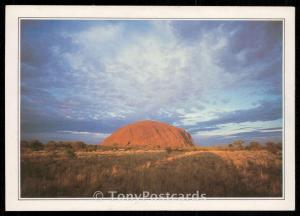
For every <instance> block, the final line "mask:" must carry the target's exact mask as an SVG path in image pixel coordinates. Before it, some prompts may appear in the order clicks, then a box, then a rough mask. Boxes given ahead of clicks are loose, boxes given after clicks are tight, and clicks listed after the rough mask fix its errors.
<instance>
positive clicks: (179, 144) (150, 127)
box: [101, 120, 194, 149]
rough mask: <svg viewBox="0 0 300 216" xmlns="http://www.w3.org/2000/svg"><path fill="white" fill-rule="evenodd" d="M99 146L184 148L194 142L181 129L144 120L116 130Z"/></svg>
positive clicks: (192, 144)
mask: <svg viewBox="0 0 300 216" xmlns="http://www.w3.org/2000/svg"><path fill="white" fill-rule="evenodd" d="M101 145H103V146H115V147H120V148H123V147H145V148H150V149H155V148H186V147H191V146H194V142H193V139H192V137H191V135H190V134H189V133H188V132H186V131H185V130H184V129H182V128H178V127H175V126H172V125H169V124H167V123H163V122H158V121H152V120H145V121H140V122H136V123H133V124H129V125H126V126H124V127H122V128H120V129H118V130H117V131H115V132H114V133H113V134H111V135H110V136H109V137H107V138H106V139H104V141H103V142H102V143H101Z"/></svg>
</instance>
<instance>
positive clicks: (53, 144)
mask: <svg viewBox="0 0 300 216" xmlns="http://www.w3.org/2000/svg"><path fill="white" fill-rule="evenodd" d="M133 149H135V150H136V149H142V148H134V147H126V148H122V149H120V148H117V147H114V146H112V147H109V146H100V145H90V144H86V143H85V142H82V141H49V142H47V143H45V144H44V143H42V142H40V141H39V140H31V141H24V140H23V141H21V150H23V151H26V150H31V151H42V150H46V151H60V150H61V151H68V152H72V151H87V152H89V151H96V150H114V151H118V150H119V151H120V150H133ZM146 150H147V149H146ZM161 150H164V149H161ZM165 150H166V151H167V152H173V151H199V150H200V151H201V150H202V151H209V150H224V151H235V150H250V151H255V150H267V151H270V152H272V153H275V154H276V153H279V152H281V150H282V143H281V142H277V143H276V142H272V141H268V142H265V143H262V142H258V141H251V142H249V143H246V142H245V141H243V140H236V141H234V142H232V143H230V144H224V145H219V146H207V147H205V146H195V147H192V148H186V149H171V148H165ZM70 154H71V153H70Z"/></svg>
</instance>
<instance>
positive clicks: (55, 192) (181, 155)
mask: <svg viewBox="0 0 300 216" xmlns="http://www.w3.org/2000/svg"><path fill="white" fill-rule="evenodd" d="M281 175H282V174H281V157H280V154H274V153H271V152H268V151H265V150H258V151H250V150H240V151H222V150H216V149H207V148H205V149H194V150H193V151H165V150H152V151H151V150H148V151H145V150H128V151H112V150H106V151H104V150H97V151H92V152H85V151H77V152H76V153H75V157H73V158H70V156H69V155H68V154H67V153H66V152H64V151H35V152H33V151H27V152H23V154H22V161H21V196H22V197H91V196H92V194H93V193H94V192H95V191H102V192H104V194H105V195H108V191H118V192H119V193H142V192H143V191H149V192H150V193H167V192H169V193H194V192H196V191H199V192H200V193H205V194H207V196H208V197H275V196H281Z"/></svg>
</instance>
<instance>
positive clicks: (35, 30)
mask: <svg viewBox="0 0 300 216" xmlns="http://www.w3.org/2000/svg"><path fill="white" fill-rule="evenodd" d="M40 12H41V11H40ZM91 12H95V11H91ZM75 15H76V13H75ZM75 15H74V17H68V16H66V17H62V16H57V17H56V16H55V15H53V16H48V15H47V14H45V17H43V16H41V17H39V16H37V17H35V16H33V17H30V16H22V15H20V16H18V17H17V23H16V25H17V33H16V34H15V36H16V37H17V39H16V40H15V41H18V43H17V44H14V47H15V50H16V51H17V56H18V57H17V58H16V59H15V62H17V66H15V67H16V68H17V71H16V72H15V73H16V77H15V78H14V82H15V84H14V86H16V89H15V93H17V96H16V99H15V101H16V109H14V110H18V113H17V114H16V115H15V118H16V119H17V120H16V121H17V123H16V125H17V127H18V130H17V131H18V135H17V134H15V135H16V136H15V139H14V142H16V143H17V144H16V145H15V146H16V148H15V149H14V150H13V151H14V152H15V153H14V154H16V157H15V163H14V165H15V166H14V167H16V166H17V168H16V173H15V175H16V176H15V177H14V178H15V179H16V180H15V181H14V182H16V184H17V187H16V188H15V189H14V191H15V190H16V192H15V193H16V195H17V199H18V201H23V204H22V205H26V201H28V202H35V201H39V202H43V201H45V202H46V201H49V203H50V202H52V201H55V202H60V201H61V202H62V203H61V204H62V205H63V202H64V201H66V202H68V201H69V200H70V201H72V202H75V201H76V200H78V201H85V202H89V201H93V202H94V201H99V202H101V201H107V202H111V203H113V202H114V201H116V202H118V201H120V200H124V201H128V202H129V201H131V202H132V201H135V200H136V201H141V202H142V201H145V202H146V201H153V200H156V201H159V200H161V202H162V203H163V201H170V202H172V201H174V200H176V201H177V203H178V202H179V201H181V200H182V201H189V200H191V201H197V202H206V201H212V202H213V201H222V200H224V203H225V201H226V202H227V201H233V202H234V201H241V202H242V201H243V200H244V201H247V200H249V201H257V200H261V201H259V202H265V201H264V200H266V201H274V202H275V201H277V202H278V201H283V202H284V201H285V200H286V199H287V196H286V195H287V194H288V195H289V194H290V192H289V191H290V188H288V189H286V187H287V186H286V185H287V183H286V182H285V181H288V180H286V179H287V178H288V177H287V175H288V176H290V177H293V176H292V174H291V173H290V171H289V170H288V169H287V170H286V168H287V165H286V163H287V160H286V158H290V159H291V160H290V162H293V161H292V160H293V155H292V154H291V153H289V152H291V151H290V150H291V149H292V147H293V145H294V143H292V142H291V140H287V138H286V137H287V134H286V133H288V131H292V130H291V129H292V128H291V126H292V122H291V121H290V120H289V119H290V118H289V117H288V116H289V115H292V114H293V113H292V110H291V109H290V108H288V107H287V105H286V104H287V103H288V102H289V101H290V100H291V99H289V97H287V91H288V90H291V89H287V88H289V87H287V80H288V79H290V78H287V76H288V75H287V74H291V73H293V71H288V70H286V65H287V63H286V58H287V57H286V55H287V52H286V49H285V48H286V46H287V45H288V44H287V43H286V40H287V38H288V37H289V36H287V35H286V29H285V28H286V20H285V19H284V18H282V16H278V18H260V17H257V18H251V17H249V18H247V17H246V18H241V17H236V18H222V17H220V18H218V17H217V18H213V17H207V18H205V17H204V18H203V17H198V18H197V17H191V18H189V17H184V16H183V17H181V16H178V17H175V16H171V15H170V16H169V15H168V16H169V17H154V16H153V17H149V16H147V15H146V16H145V17H141V16H139V15H137V17H130V16H129V17H126V16H124V17H123V16H121V15H120V16H111V17H109V16H106V15H101V16H100V17H96V16H95V17H93V16H86V17H85V16H81V17H78V16H76V17H75ZM6 73H7V71H6ZM290 84H292V83H290ZM289 86H290V87H291V86H292V85H289ZM290 102H291V101H290ZM287 108H288V109H287ZM287 121H288V122H289V123H288V124H290V125H291V126H287ZM289 137H290V136H289ZM10 148H13V147H12V146H11V147H10ZM288 153H289V154H288ZM292 153H294V152H292ZM290 179H292V178H290ZM291 181H292V180H291ZM16 184H14V185H16ZM286 190H287V191H286ZM289 196H290V195H289ZM176 201H174V202H176ZM120 202H121V201H120ZM191 203H192V202H191ZM173 204H174V203H173ZM124 205H125V204H124ZM174 205H178V204H174ZM187 205H188V204H187ZM261 205H262V204H261ZM278 207H280V205H278ZM41 208H42V207H41ZM103 208H104V207H103ZM188 208H190V207H188Z"/></svg>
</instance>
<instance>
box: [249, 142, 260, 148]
mask: <svg viewBox="0 0 300 216" xmlns="http://www.w3.org/2000/svg"><path fill="white" fill-rule="evenodd" d="M249 149H250V150H260V149H262V146H261V144H260V143H259V142H257V141H252V142H250V143H249Z"/></svg>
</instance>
